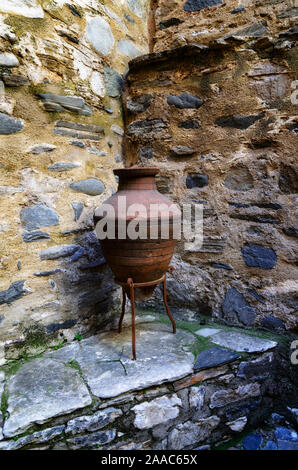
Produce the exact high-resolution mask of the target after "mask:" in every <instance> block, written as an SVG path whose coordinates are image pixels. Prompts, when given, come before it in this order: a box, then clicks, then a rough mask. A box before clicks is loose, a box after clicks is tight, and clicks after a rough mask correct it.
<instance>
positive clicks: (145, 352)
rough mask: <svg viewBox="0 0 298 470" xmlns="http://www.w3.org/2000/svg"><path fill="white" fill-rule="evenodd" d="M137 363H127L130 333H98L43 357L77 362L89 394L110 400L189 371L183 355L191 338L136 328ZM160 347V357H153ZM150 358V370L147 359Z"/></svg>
mask: <svg viewBox="0 0 298 470" xmlns="http://www.w3.org/2000/svg"><path fill="white" fill-rule="evenodd" d="M136 331H137V334H136V344H137V346H136V347H137V357H138V360H137V361H133V360H131V331H130V329H125V330H124V331H123V333H122V334H121V335H119V334H118V333H102V334H100V335H98V336H94V337H92V338H89V339H86V340H82V341H80V343H79V344H78V343H77V344H75V343H73V344H72V345H69V346H66V347H64V348H62V349H60V350H58V351H53V352H49V353H47V356H48V357H50V358H52V359H55V360H61V361H63V362H67V361H68V360H69V358H72V359H73V360H75V361H77V362H78V364H79V365H80V367H81V368H82V369H83V371H84V372H83V374H84V378H85V379H86V380H87V383H88V386H89V387H90V390H91V392H92V394H93V395H95V396H97V397H99V398H112V397H116V396H118V395H120V394H122V393H125V392H129V391H130V390H138V389H142V388H144V387H149V386H153V385H156V384H161V383H164V382H168V381H173V380H177V379H179V378H181V377H184V376H186V375H187V374H189V373H190V372H191V371H192V369H193V354H192V353H190V352H187V347H186V348H184V346H183V345H185V344H188V345H191V344H193V342H194V337H193V336H192V335H190V334H189V333H186V332H183V331H179V332H177V334H176V335H173V333H171V331H170V327H169V326H167V325H163V326H160V325H155V324H151V325H141V326H139V327H137V328H136ZM161 345H162V349H163V354H162V355H160V354H157V348H158V349H160V347H161ZM149 359H150V369H149V368H148V360H149Z"/></svg>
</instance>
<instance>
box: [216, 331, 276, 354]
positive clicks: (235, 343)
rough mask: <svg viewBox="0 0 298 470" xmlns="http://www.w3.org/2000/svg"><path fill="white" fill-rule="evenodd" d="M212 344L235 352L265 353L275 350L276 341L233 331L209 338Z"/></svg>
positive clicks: (222, 332)
mask: <svg viewBox="0 0 298 470" xmlns="http://www.w3.org/2000/svg"><path fill="white" fill-rule="evenodd" d="M210 341H212V343H215V344H218V345H219V346H223V347H224V348H229V349H233V350H234V351H237V352H248V353H253V352H265V351H267V350H269V349H273V348H275V346H276V345H277V343H276V341H271V340H268V339H263V338H259V337H257V336H251V335H245V334H244V333H238V332H235V331H221V332H219V333H216V335H213V336H212V337H211V338H210Z"/></svg>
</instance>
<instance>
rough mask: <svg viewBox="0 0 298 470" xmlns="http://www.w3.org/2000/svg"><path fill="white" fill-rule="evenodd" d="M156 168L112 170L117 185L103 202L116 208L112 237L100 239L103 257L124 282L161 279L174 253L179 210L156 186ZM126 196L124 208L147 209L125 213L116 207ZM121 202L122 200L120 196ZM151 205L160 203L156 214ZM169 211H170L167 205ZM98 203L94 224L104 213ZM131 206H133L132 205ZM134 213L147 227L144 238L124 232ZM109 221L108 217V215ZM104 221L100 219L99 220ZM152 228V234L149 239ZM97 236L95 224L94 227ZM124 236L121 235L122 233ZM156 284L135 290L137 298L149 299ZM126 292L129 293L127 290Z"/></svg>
mask: <svg viewBox="0 0 298 470" xmlns="http://www.w3.org/2000/svg"><path fill="white" fill-rule="evenodd" d="M158 172H159V168H156V167H153V168H136V167H132V168H128V169H119V170H114V174H115V175H116V176H118V177H119V188H118V191H117V193H115V194H114V195H112V196H111V197H110V198H109V199H107V200H106V201H105V202H104V204H109V205H111V206H112V207H113V209H114V211H115V218H114V221H115V238H114V237H111V236H110V235H109V237H108V238H106V239H104V240H99V241H100V244H101V246H102V250H103V253H104V256H105V259H106V261H107V263H108V265H109V266H110V268H111V270H112V271H113V273H114V275H115V278H116V279H117V280H118V281H121V282H126V281H127V280H128V278H132V279H133V282H134V283H139V282H140V283H143V282H150V281H154V280H157V279H160V278H161V277H162V276H163V275H164V274H165V273H166V271H167V269H168V267H169V264H170V261H171V258H172V256H173V253H174V250H175V246H176V240H175V239H174V238H173V233H175V232H174V228H175V224H177V223H180V209H179V208H178V207H177V206H176V205H174V204H173V203H172V202H171V201H170V200H169V199H168V198H167V197H165V196H164V195H162V194H160V193H159V192H158V190H157V188H156V184H155V175H156V174H157V173H158ZM123 196H125V198H126V199H125V201H126V207H127V208H129V207H131V205H132V204H136V203H137V204H142V205H143V207H144V208H145V209H146V211H145V213H143V211H139V212H136V213H135V211H134V210H132V212H131V215H127V213H126V211H125V212H123V211H121V210H120V209H119V201H120V199H119V198H121V197H123ZM121 201H122V202H123V201H124V199H123V198H122V199H121ZM152 204H163V205H164V206H163V209H162V210H161V211H160V212H159V213H158V214H157V215H155V214H153V213H152V211H151V205H152ZM170 206H171V210H170V211H169V207H170ZM102 207H103V206H100V207H99V208H98V209H96V211H95V215H94V221H95V226H96V225H97V223H98V222H99V221H102V219H103V217H105V215H106V214H107V213H106V212H104V213H102ZM131 209H132V208H131ZM136 215H139V217H140V219H141V220H142V224H143V225H142V227H143V228H146V231H147V238H146V239H141V238H137V239H131V238H130V237H129V234H128V233H127V229H129V224H130V223H131V222H132V221H134V219H135V217H136ZM108 218H109V220H110V221H111V217H108ZM167 220H169V224H168V226H169V230H168V235H167V236H166V238H164V237H165V234H164V233H163V234H162V232H161V227H162V223H163V222H166V221H167ZM102 222H103V221H102ZM150 224H151V227H154V228H153V230H155V237H156V236H157V239H153V238H150V234H151V235H152V231H151V232H150ZM120 227H122V231H123V228H124V237H125V238H124V239H121V238H120V236H121V235H120ZM96 233H97V236H99V230H98V227H96ZM122 236H123V235H122ZM154 289H155V286H150V287H142V288H137V289H136V299H137V300H144V299H147V298H149V297H150V296H151V295H152V293H153V291H154ZM127 294H128V295H129V292H128V291H127Z"/></svg>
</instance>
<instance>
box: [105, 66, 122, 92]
mask: <svg viewBox="0 0 298 470" xmlns="http://www.w3.org/2000/svg"><path fill="white" fill-rule="evenodd" d="M104 81H105V87H106V91H107V94H108V96H111V97H112V98H117V97H118V96H120V95H121V91H122V87H123V78H122V77H121V75H120V74H119V73H118V72H117V70H114V69H111V68H110V67H107V66H105V67H104Z"/></svg>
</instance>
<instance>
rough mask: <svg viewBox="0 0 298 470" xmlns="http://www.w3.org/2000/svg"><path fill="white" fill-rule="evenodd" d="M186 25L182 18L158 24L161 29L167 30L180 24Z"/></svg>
mask: <svg viewBox="0 0 298 470" xmlns="http://www.w3.org/2000/svg"><path fill="white" fill-rule="evenodd" d="M181 23H184V21H183V20H180V18H169V19H168V20H166V21H160V22H159V23H158V27H159V29H161V30H162V29H167V28H170V27H171V26H178V25H179V24H181Z"/></svg>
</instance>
